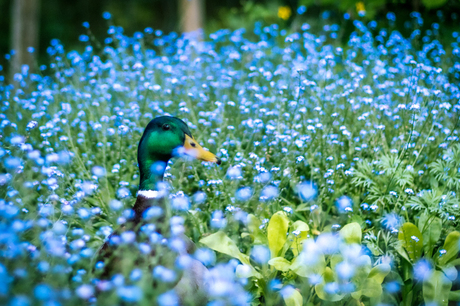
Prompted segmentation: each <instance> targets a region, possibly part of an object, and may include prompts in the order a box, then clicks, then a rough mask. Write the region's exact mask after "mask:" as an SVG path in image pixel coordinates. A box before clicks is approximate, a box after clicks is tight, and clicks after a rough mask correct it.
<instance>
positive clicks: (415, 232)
mask: <svg viewBox="0 0 460 306" xmlns="http://www.w3.org/2000/svg"><path fill="white" fill-rule="evenodd" d="M398 240H399V241H401V243H402V246H403V247H404V249H406V251H407V254H408V255H409V258H410V259H412V261H415V260H416V259H418V258H420V257H421V256H422V248H423V236H422V233H420V231H419V229H418V228H417V227H416V226H415V225H414V224H413V223H410V222H407V223H404V224H403V226H401V228H400V229H399V234H398Z"/></svg>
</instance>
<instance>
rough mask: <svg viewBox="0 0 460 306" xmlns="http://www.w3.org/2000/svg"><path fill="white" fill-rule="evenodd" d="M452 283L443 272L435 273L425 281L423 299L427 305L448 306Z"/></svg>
mask: <svg viewBox="0 0 460 306" xmlns="http://www.w3.org/2000/svg"><path fill="white" fill-rule="evenodd" d="M451 287H452V282H451V281H450V280H449V279H448V278H447V277H446V276H445V275H444V273H442V272H441V271H437V270H435V271H433V273H431V274H430V275H427V276H426V277H425V279H424V280H423V299H424V300H425V303H426V304H431V303H435V304H436V305H442V306H447V305H448V301H449V292H450V288H451Z"/></svg>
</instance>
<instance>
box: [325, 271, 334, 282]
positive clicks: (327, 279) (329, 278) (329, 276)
mask: <svg viewBox="0 0 460 306" xmlns="http://www.w3.org/2000/svg"><path fill="white" fill-rule="evenodd" d="M323 278H324V281H325V282H326V283H332V282H333V281H334V272H332V269H331V268H329V267H326V269H324V273H323Z"/></svg>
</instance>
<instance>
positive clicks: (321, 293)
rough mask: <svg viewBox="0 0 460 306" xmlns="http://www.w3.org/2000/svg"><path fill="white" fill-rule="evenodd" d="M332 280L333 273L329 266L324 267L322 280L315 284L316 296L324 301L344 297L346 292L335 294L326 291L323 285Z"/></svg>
mask: <svg viewBox="0 0 460 306" xmlns="http://www.w3.org/2000/svg"><path fill="white" fill-rule="evenodd" d="M333 281H334V273H333V272H332V270H331V268H329V267H326V269H324V273H323V282H322V283H320V284H318V285H316V286H315V290H316V294H317V295H318V297H319V298H320V299H322V300H324V301H331V302H337V301H340V300H341V299H343V298H344V297H345V295H346V294H337V293H334V292H326V291H325V290H324V287H325V286H326V284H327V283H331V282H333Z"/></svg>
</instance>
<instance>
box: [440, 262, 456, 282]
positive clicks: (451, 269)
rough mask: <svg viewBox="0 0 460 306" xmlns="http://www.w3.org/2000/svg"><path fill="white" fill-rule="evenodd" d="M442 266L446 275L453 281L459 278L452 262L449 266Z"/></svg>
mask: <svg viewBox="0 0 460 306" xmlns="http://www.w3.org/2000/svg"><path fill="white" fill-rule="evenodd" d="M440 268H441V270H442V272H444V275H445V276H446V277H447V278H448V279H450V280H451V281H455V280H456V279H457V276H458V272H457V269H455V267H454V266H452V265H451V264H450V263H449V264H448V265H447V266H441V267H440Z"/></svg>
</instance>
